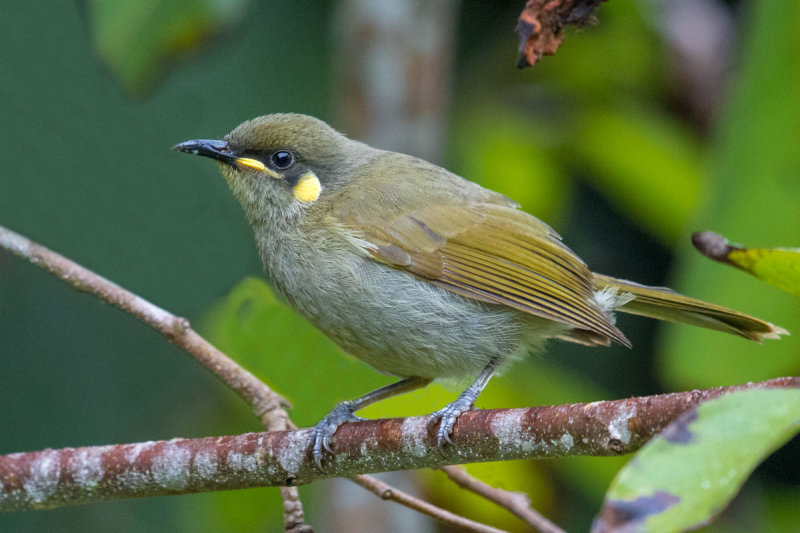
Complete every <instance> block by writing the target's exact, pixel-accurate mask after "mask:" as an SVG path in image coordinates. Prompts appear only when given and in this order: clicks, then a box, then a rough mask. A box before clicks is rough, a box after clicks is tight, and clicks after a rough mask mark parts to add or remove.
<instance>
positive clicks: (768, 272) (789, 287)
mask: <svg viewBox="0 0 800 533" xmlns="http://www.w3.org/2000/svg"><path fill="white" fill-rule="evenodd" d="M692 243H693V244H694V245H695V248H697V249H698V250H700V252H701V253H703V255H705V256H706V257H708V258H711V259H713V260H714V261H719V262H720V263H727V264H729V265H732V266H735V267H736V268H739V269H741V270H744V271H745V272H747V273H748V274H752V275H753V276H755V277H757V278H759V279H762V280H764V281H766V282H767V283H769V284H771V285H775V286H776V287H778V288H780V289H783V290H785V291H786V292H790V293H792V294H796V295H798V296H800V248H743V247H741V246H736V245H732V244H730V243H728V241H727V239H725V237H723V236H722V235H718V234H716V233H713V232H710V231H703V232H698V233H695V234H694V235H692Z"/></svg>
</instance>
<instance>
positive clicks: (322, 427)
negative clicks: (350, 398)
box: [308, 402, 364, 472]
mask: <svg viewBox="0 0 800 533" xmlns="http://www.w3.org/2000/svg"><path fill="white" fill-rule="evenodd" d="M354 410H355V409H354V408H353V406H352V404H351V403H349V402H342V403H340V404H337V405H336V407H334V408H333V409H332V410H331V412H330V413H328V414H327V415H325V418H323V419H322V420H320V421H319V422H317V425H316V426H314V427H313V428H312V429H311V433H310V434H309V436H308V448H309V449H310V450H311V456H312V457H313V458H314V464H315V465H317V468H318V469H319V471H320V472H322V471H324V469H323V468H322V454H323V451H327V452H328V453H333V450H332V449H331V437H333V434H334V433H336V430H337V429H339V426H341V425H342V424H344V423H345V422H358V421H360V420H364V419H363V418H361V417H360V416H356V415H355V414H354Z"/></svg>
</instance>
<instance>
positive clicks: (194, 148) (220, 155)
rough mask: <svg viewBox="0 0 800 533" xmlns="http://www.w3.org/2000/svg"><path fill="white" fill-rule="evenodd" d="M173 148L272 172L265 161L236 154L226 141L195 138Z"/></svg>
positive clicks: (231, 163) (232, 164)
mask: <svg viewBox="0 0 800 533" xmlns="http://www.w3.org/2000/svg"><path fill="white" fill-rule="evenodd" d="M172 149H173V150H175V151H176V152H185V153H187V154H194V155H202V156H205V157H210V158H212V159H216V160H217V161H221V162H223V163H227V164H229V165H231V166H233V167H235V166H236V165H242V166H245V167H249V168H252V169H255V170H260V171H261V172H271V171H269V170H268V169H267V168H266V166H265V165H264V163H262V162H261V161H259V160H258V159H252V158H249V157H239V156H237V155H236V154H234V152H233V150H232V149H231V147H230V145H229V144H228V143H227V142H225V141H215V140H207V139H195V140H193V141H185V142H182V143H180V144H176V145H175V146H173V147H172Z"/></svg>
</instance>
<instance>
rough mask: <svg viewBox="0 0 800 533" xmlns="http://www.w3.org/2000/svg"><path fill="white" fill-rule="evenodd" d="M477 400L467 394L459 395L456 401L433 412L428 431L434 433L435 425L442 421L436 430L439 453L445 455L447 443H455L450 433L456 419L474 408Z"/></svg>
mask: <svg viewBox="0 0 800 533" xmlns="http://www.w3.org/2000/svg"><path fill="white" fill-rule="evenodd" d="M474 403H475V401H474V400H473V399H472V398H469V397H467V396H464V395H462V396H459V397H458V398H457V399H456V401H454V402H452V403H449V404H447V405H445V406H444V407H443V408H442V409H439V410H438V411H436V412H435V413H433V414H432V415H431V416H430V418H429V419H428V433H430V434H433V429H434V426H436V423H437V422H440V424H439V429H438V430H437V431H436V445H437V446H438V447H439V453H441V454H442V455H444V448H445V446H446V445H447V444H453V441H452V440H451V439H450V435H451V434H452V433H453V427H454V426H455V424H456V420H458V417H459V416H461V415H462V414H464V413H466V412H467V411H469V410H470V409H472V407H473V405H474Z"/></svg>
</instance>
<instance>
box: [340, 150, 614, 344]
mask: <svg viewBox="0 0 800 533" xmlns="http://www.w3.org/2000/svg"><path fill="white" fill-rule="evenodd" d="M431 167H432V169H429V170H428V172H429V174H428V175H427V177H428V178H430V179H429V181H428V182H427V183H426V184H425V185H426V187H425V189H427V191H426V193H425V194H422V193H419V194H415V195H413V198H414V200H413V202H407V201H405V199H406V198H408V197H409V196H408V194H410V193H411V191H410V190H403V187H414V186H415V185H416V186H419V181H418V180H419V179H420V171H421V170H425V169H420V168H417V171H416V172H415V174H414V175H413V176H409V179H408V180H402V179H399V178H398V179H396V180H394V181H391V182H390V183H388V184H387V186H386V187H384V188H382V189H381V190H379V191H374V192H373V191H370V192H364V191H359V192H358V193H357V196H358V198H357V201H356V202H353V201H349V202H345V203H346V204H347V205H351V206H352V205H356V204H357V205H358V206H359V207H358V208H357V209H352V208H351V209H349V210H348V211H347V212H341V211H340V212H338V213H336V219H337V221H338V223H340V224H342V225H343V226H344V227H345V228H347V229H348V230H350V231H351V232H353V234H354V235H357V236H358V239H359V240H360V241H361V242H363V243H364V244H363V249H364V250H365V251H366V253H368V254H369V256H370V257H372V258H373V259H375V260H376V261H380V262H382V263H385V264H388V265H391V266H393V267H395V268H398V269H402V270H406V271H408V272H409V273H411V274H413V275H415V276H417V277H419V278H422V279H425V280H427V281H429V282H431V283H433V284H435V285H438V286H440V287H442V288H444V289H446V290H449V291H452V292H454V293H457V294H460V295H462V296H465V297H467V298H472V299H475V300H480V301H483V302H489V303H493V304H501V305H506V306H508V307H512V308H514V309H518V310H520V311H523V312H526V313H530V314H532V315H536V316H540V317H543V318H547V319H550V320H553V321H556V322H560V323H563V324H567V325H570V326H572V327H574V328H576V331H575V332H574V334H569V333H568V334H567V337H568V340H573V341H575V342H581V343H587V344H608V343H609V341H610V340H615V341H617V342H620V343H622V344H624V345H629V342H628V340H627V339H626V338H625V336H624V335H623V334H622V332H621V331H619V330H618V329H617V328H616V327H615V326H614V325H613V323H612V322H611V320H610V318H609V316H608V315H607V314H606V313H605V312H604V310H602V309H601V308H600V306H599V304H598V303H597V302H596V300H595V298H594V283H593V281H592V273H591V272H590V271H589V269H588V268H587V267H586V265H585V264H584V263H583V261H581V259H580V258H578V257H577V256H576V255H575V254H574V253H573V252H572V251H571V250H570V249H569V248H567V247H566V246H565V245H564V244H562V242H561V240H560V237H559V236H558V234H556V232H555V231H553V230H552V229H551V228H550V227H549V226H547V225H546V224H545V223H543V222H542V221H540V220H538V219H537V218H535V217H533V216H531V215H528V214H527V213H524V212H522V211H520V210H518V209H517V208H516V204H514V203H513V202H511V201H510V200H508V199H507V198H505V197H504V196H502V195H499V194H497V193H493V192H491V191H487V190H485V189H482V188H480V187H478V186H477V185H475V184H473V183H471V182H466V181H464V180H461V178H458V177H457V176H454V175H452V174H449V173H446V171H443V170H442V169H439V168H438V167H433V166H431ZM424 175H425V174H423V176H424ZM442 181H444V182H445V183H446V184H447V186H442ZM428 185H432V186H428ZM398 188H399V190H397V189H398ZM420 197H422V198H420ZM351 200H352V198H351ZM409 203H410V204H411V205H409Z"/></svg>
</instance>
